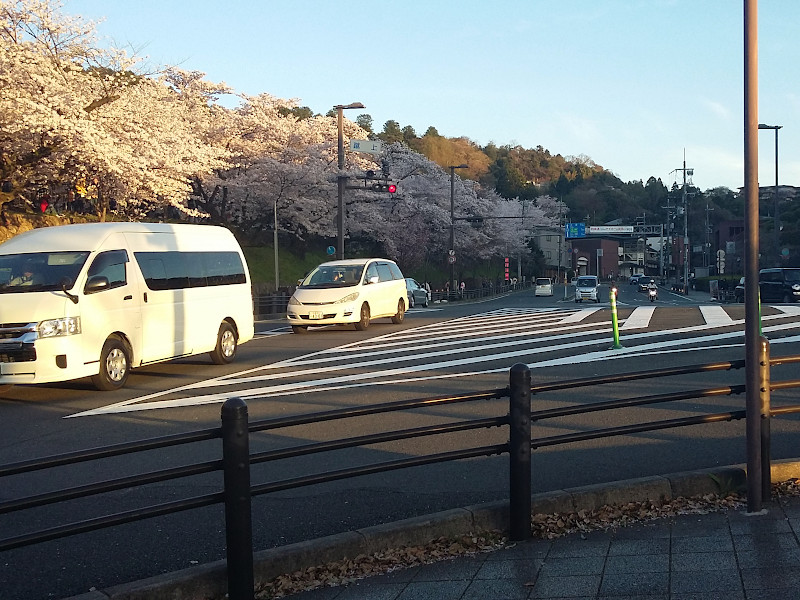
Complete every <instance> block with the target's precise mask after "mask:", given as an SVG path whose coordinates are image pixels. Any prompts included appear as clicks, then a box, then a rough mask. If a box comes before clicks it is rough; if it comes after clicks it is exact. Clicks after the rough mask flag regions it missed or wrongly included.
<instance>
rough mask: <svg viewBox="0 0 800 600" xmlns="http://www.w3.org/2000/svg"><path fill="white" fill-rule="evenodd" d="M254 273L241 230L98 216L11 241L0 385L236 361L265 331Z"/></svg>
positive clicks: (3, 286)
mask: <svg viewBox="0 0 800 600" xmlns="http://www.w3.org/2000/svg"><path fill="white" fill-rule="evenodd" d="M253 329H254V327H253V300H252V292H251V285H250V275H249V272H248V270H247V263H246V262H245V258H244V255H243V254H242V250H241V248H240V247H239V244H238V242H237V241H236V239H235V238H234V237H233V234H231V232H230V231H228V230H227V229H225V228H222V227H213V226H209V225H188V224H179V225H173V224H168V223H87V224H80V225H63V226H58V227H44V228H40V229H34V230H32V231H28V232H25V233H21V234H19V235H17V236H15V237H13V238H11V239H10V240H8V241H6V242H5V243H3V244H0V384H33V383H49V382H56V381H67V380H70V379H77V378H80V377H88V376H90V377H91V378H92V381H93V383H94V385H95V386H96V387H97V388H98V389H100V390H115V389H118V388H121V387H122V386H123V385H125V382H126V380H127V378H128V373H129V372H130V369H132V368H134V367H138V366H141V365H146V364H150V363H155V362H160V361H164V360H169V359H172V358H177V357H180V356H189V355H193V354H199V353H202V352H209V353H210V355H211V359H212V361H213V362H214V363H217V364H226V363H229V362H231V361H232V360H233V359H234V357H235V355H236V349H237V346H238V344H240V343H243V342H246V341H248V340H250V339H252V338H253V334H254V331H253Z"/></svg>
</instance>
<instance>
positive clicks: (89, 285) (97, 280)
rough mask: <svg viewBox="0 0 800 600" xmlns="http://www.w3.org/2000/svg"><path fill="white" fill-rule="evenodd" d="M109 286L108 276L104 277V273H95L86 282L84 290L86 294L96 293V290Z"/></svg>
mask: <svg viewBox="0 0 800 600" xmlns="http://www.w3.org/2000/svg"><path fill="white" fill-rule="evenodd" d="M108 286H109V283H108V277H104V276H103V275H95V276H94V277H91V278H90V279H89V281H87V282H86V285H85V286H84V288H83V291H84V293H86V294H94V293H95V292H99V291H101V290H104V289H106V288H107V287H108Z"/></svg>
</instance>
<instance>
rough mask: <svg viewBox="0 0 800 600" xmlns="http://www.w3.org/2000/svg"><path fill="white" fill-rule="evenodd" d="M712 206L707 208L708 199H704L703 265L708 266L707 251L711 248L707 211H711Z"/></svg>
mask: <svg viewBox="0 0 800 600" xmlns="http://www.w3.org/2000/svg"><path fill="white" fill-rule="evenodd" d="M713 210H714V209H713V208H709V206H708V200H706V241H705V246H703V266H704V267H708V266H710V265H711V261H710V260H709V257H708V253H709V250H710V249H711V241H710V238H709V235H710V234H711V222H710V221H709V219H708V213H710V212H711V211H713Z"/></svg>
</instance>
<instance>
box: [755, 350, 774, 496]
mask: <svg viewBox="0 0 800 600" xmlns="http://www.w3.org/2000/svg"><path fill="white" fill-rule="evenodd" d="M759 341H760V342H761V346H760V348H759V357H758V364H759V368H760V369H761V375H760V377H759V381H761V385H762V387H761V497H762V498H764V499H766V500H769V499H770V498H771V497H772V468H771V465H770V462H771V461H770V447H771V441H770V423H771V421H770V418H771V417H772V415H771V413H770V411H771V410H772V409H771V406H770V389H769V388H770V383H769V381H770V365H769V340H768V339H767V338H765V337H764V336H763V335H762V336H761V338H760V340H759Z"/></svg>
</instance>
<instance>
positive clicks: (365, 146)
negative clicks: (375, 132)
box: [350, 140, 383, 154]
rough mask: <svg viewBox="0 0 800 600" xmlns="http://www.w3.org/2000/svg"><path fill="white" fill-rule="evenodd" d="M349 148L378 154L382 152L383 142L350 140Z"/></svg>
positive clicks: (354, 150)
mask: <svg viewBox="0 0 800 600" xmlns="http://www.w3.org/2000/svg"><path fill="white" fill-rule="evenodd" d="M350 150H352V151H353V152H366V153H367V154H380V153H381V152H383V142H382V141H380V140H374V141H373V140H350Z"/></svg>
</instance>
